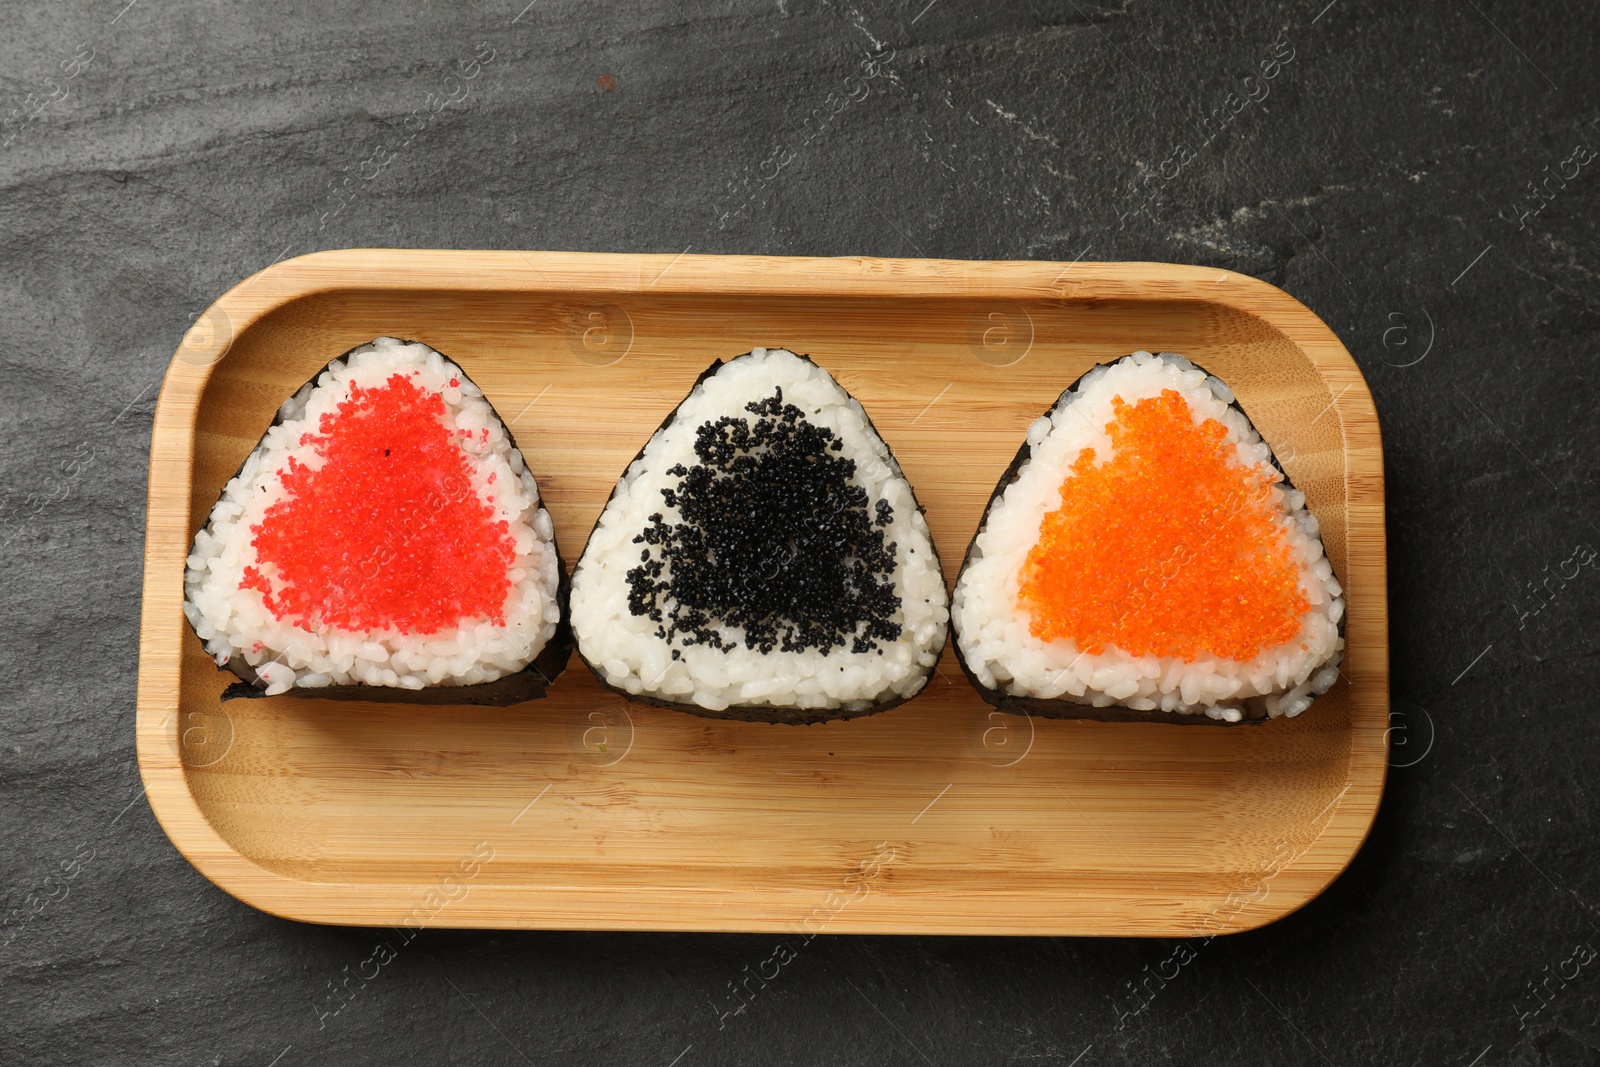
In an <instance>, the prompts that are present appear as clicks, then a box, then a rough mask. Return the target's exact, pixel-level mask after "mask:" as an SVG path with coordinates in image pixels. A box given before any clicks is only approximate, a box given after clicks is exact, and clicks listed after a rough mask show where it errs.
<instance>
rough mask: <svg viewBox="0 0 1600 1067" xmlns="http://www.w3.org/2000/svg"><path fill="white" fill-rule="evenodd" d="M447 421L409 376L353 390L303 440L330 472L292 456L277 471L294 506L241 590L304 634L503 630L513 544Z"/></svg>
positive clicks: (267, 537)
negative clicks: (476, 624) (477, 622)
mask: <svg viewBox="0 0 1600 1067" xmlns="http://www.w3.org/2000/svg"><path fill="white" fill-rule="evenodd" d="M445 410H446V409H445V402H444V398H443V397H442V396H440V395H439V394H438V393H435V392H432V391H429V390H426V389H423V388H421V387H420V386H418V385H417V384H416V383H415V382H413V381H412V380H411V379H410V378H409V377H407V376H406V375H404V374H400V373H396V374H394V375H393V376H391V377H390V378H389V379H388V381H386V382H384V383H383V384H382V385H378V386H373V387H363V386H360V385H354V384H353V385H351V387H350V396H349V398H348V399H346V400H344V401H343V402H341V403H340V404H339V406H338V408H337V410H336V411H334V412H330V413H327V414H324V415H323V416H322V418H321V420H320V422H319V426H318V429H319V431H320V432H319V433H315V434H313V433H306V434H303V435H301V438H300V443H301V444H302V445H310V446H312V447H313V448H314V449H315V450H316V452H317V454H318V455H319V456H320V457H321V458H322V460H323V463H322V465H321V466H320V467H319V468H317V469H315V470H313V469H312V468H310V467H308V466H306V465H305V464H303V463H301V462H299V461H298V460H296V459H294V458H293V457H290V459H289V463H288V466H287V468H286V469H285V470H283V471H282V472H280V474H279V477H280V478H281V479H282V482H283V487H284V490H285V491H286V494H287V495H286V496H285V498H284V499H282V500H280V501H278V502H277V503H275V504H273V505H272V506H270V507H269V508H267V510H266V513H265V514H264V515H263V516H262V520H261V522H260V523H259V524H257V525H254V526H252V527H250V530H251V532H252V533H254V534H255V540H254V542H253V543H254V545H255V550H256V558H257V561H258V563H259V564H260V566H259V567H246V568H245V571H244V580H243V581H241V582H240V583H239V587H240V588H241V589H255V590H257V591H259V592H260V593H261V594H262V596H263V599H264V600H265V603H266V606H267V609H268V610H269V611H271V612H272V614H273V617H275V618H277V619H280V620H288V621H289V622H291V623H293V624H294V625H296V626H299V627H301V628H302V629H306V630H313V629H316V630H321V629H327V628H332V629H337V630H345V631H350V632H358V633H360V632H370V631H374V630H381V629H385V628H390V627H392V628H395V629H398V630H400V631H401V632H403V633H412V634H424V635H426V634H435V633H438V632H439V631H441V630H445V629H453V628H455V627H456V626H459V625H460V624H461V623H462V621H463V620H470V619H483V620H487V621H489V622H491V623H494V624H495V625H500V626H503V625H505V603H506V596H507V594H508V593H509V591H510V588H511V577H510V568H511V566H512V563H513V562H514V561H515V559H516V546H515V542H514V541H513V540H512V537H511V533H510V528H509V525H508V524H507V523H506V522H505V520H503V519H502V520H496V519H495V518H494V508H493V507H491V506H490V505H489V503H487V502H486V501H484V500H482V499H480V497H479V496H478V493H477V491H476V490H475V489H474V488H473V486H472V481H471V466H470V461H469V459H468V458H467V456H466V454H465V453H464V452H463V451H462V449H461V446H460V443H459V442H458V441H457V440H456V438H457V437H460V436H465V435H466V433H467V431H465V430H455V431H452V430H451V429H450V428H449V427H448V426H446V425H445V423H444V422H443V421H442V420H443V418H444V415H445ZM483 432H484V433H485V435H487V431H483Z"/></svg>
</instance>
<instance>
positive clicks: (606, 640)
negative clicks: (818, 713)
mask: <svg viewBox="0 0 1600 1067" xmlns="http://www.w3.org/2000/svg"><path fill="white" fill-rule="evenodd" d="M775 387H778V388H782V390H783V400H784V402H785V403H790V404H794V405H795V406H797V407H799V408H800V409H801V410H803V411H804V412H805V417H806V419H807V420H809V421H810V422H811V423H813V424H814V425H817V426H819V427H823V428H825V429H828V430H832V431H833V432H834V433H835V434H837V435H838V437H839V439H840V441H842V442H843V445H844V451H843V452H842V453H841V455H843V456H846V457H848V458H850V459H853V460H854V461H855V463H856V471H855V478H854V481H855V483H856V484H858V485H860V486H861V487H862V488H863V489H865V490H866V492H867V507H868V508H869V509H873V508H875V507H876V504H877V502H878V501H880V500H886V501H888V503H889V506H890V507H891V508H892V509H893V517H892V519H891V521H890V524H889V526H888V527H887V528H885V532H884V541H885V544H887V543H889V542H894V544H895V546H896V549H895V573H894V589H895V594H896V595H897V596H898V598H899V600H900V605H901V606H900V610H899V611H898V612H897V613H896V614H895V615H894V616H893V621H894V622H897V623H899V624H900V626H901V628H902V629H901V636H900V639H899V640H898V641H896V642H893V643H892V644H889V645H888V646H887V647H885V648H884V649H883V652H882V654H881V655H880V654H878V652H877V651H868V652H860V653H857V652H852V651H850V650H849V649H848V648H834V649H831V650H829V651H828V652H821V651H818V650H816V649H805V650H803V651H799V652H784V651H781V650H774V651H772V652H770V653H766V654H762V653H760V652H758V651H755V650H750V649H746V648H745V647H744V645H743V637H744V633H743V630H742V629H741V628H739V627H736V626H727V625H723V626H722V627H721V628H720V631H721V633H722V636H723V638H724V640H726V641H728V642H731V643H734V644H736V645H737V647H736V648H733V649H731V650H719V649H716V648H712V647H709V646H707V645H691V646H689V647H682V646H681V644H680V645H679V646H674V645H671V644H669V643H668V641H667V640H666V639H665V638H663V637H660V636H658V635H657V632H656V631H657V625H658V624H657V623H655V622H652V621H651V620H650V619H648V618H646V617H644V616H640V615H633V614H631V613H630V611H629V607H628V592H629V583H628V578H627V575H628V571H629V570H630V569H632V568H634V567H635V566H637V565H638V563H639V546H638V545H637V544H635V543H634V537H635V536H636V535H638V534H639V532H640V531H641V530H643V529H644V528H645V526H646V525H647V519H648V516H650V515H652V514H655V513H658V512H659V513H662V514H663V515H664V517H665V519H666V521H667V522H668V523H671V522H674V521H677V520H678V519H679V514H678V512H677V509H675V508H669V507H667V506H666V505H665V504H664V503H663V497H662V492H661V491H662V490H663V489H667V488H673V487H675V486H677V485H678V484H679V482H680V481H681V479H680V478H679V477H677V476H673V475H670V474H668V473H667V472H668V470H670V469H671V468H672V467H674V466H676V465H677V464H680V463H681V464H684V465H685V466H687V467H693V466H695V465H696V464H697V463H698V462H699V460H698V459H697V457H696V456H695V452H694V444H695V431H696V429H697V428H698V427H699V426H700V425H701V424H703V423H705V422H709V421H713V420H715V419H717V418H719V417H721V416H724V415H738V414H742V413H743V412H744V410H745V405H746V404H747V403H752V402H757V401H760V400H763V399H765V398H767V397H770V396H772V394H773V389H774V388H775ZM948 618H949V611H948V607H947V600H946V594H945V585H944V577H943V575H942V573H941V572H940V570H939V566H938V562H937V558H936V556H935V554H934V550H933V542H932V540H931V538H930V537H929V534H928V526H927V522H926V521H925V520H924V519H923V517H922V513H921V511H919V510H918V508H917V505H916V500H915V498H914V497H913V496H912V493H911V486H910V483H908V482H907V481H906V479H905V477H904V475H902V474H901V473H900V468H899V465H898V464H897V463H896V462H895V460H894V457H893V456H892V455H891V454H890V452H889V447H888V445H886V444H885V443H884V441H883V439H882V438H881V437H879V436H878V434H877V433H876V432H875V431H874V430H873V429H872V427H871V424H870V423H869V422H868V421H867V416H866V412H865V411H863V410H862V408H861V405H860V404H859V403H857V402H856V400H855V399H854V398H853V397H851V396H850V395H849V393H847V392H846V391H845V390H844V389H843V388H842V387H841V386H840V385H839V384H838V383H837V382H835V381H834V380H833V378H832V377H831V376H830V375H829V374H828V373H827V372H826V371H825V370H823V369H822V368H820V367H818V366H816V365H815V364H813V363H811V362H810V361H808V360H805V359H801V358H800V357H799V356H796V355H794V354H793V353H792V352H788V351H786V350H783V349H764V348H758V349H755V350H754V351H753V352H751V353H750V354H748V355H745V356H740V357H739V358H737V359H734V360H730V361H729V362H728V363H726V364H725V365H724V366H723V367H722V368H721V369H720V370H719V371H718V372H717V373H716V374H713V375H712V376H710V377H708V378H707V379H705V380H704V381H703V382H701V383H700V384H699V385H698V386H696V387H695V389H694V390H693V391H692V392H691V393H690V394H689V396H688V398H687V399H685V400H684V402H683V404H682V406H681V407H679V409H678V411H677V413H676V415H675V417H674V418H673V420H672V422H671V425H669V426H666V427H663V428H662V429H660V430H658V431H656V433H655V436H653V437H651V439H650V441H649V443H647V444H646V445H645V448H644V451H643V453H642V454H641V455H640V456H639V458H638V459H637V460H635V461H634V463H633V464H632V465H631V466H630V467H629V468H628V470H627V471H626V472H625V473H624V474H623V476H622V479H621V481H620V482H619V484H618V486H617V490H616V493H615V495H614V496H613V497H612V499H611V501H610V503H608V504H607V505H606V509H605V511H604V512H603V513H602V514H601V516H600V520H599V522H598V523H597V524H596V526H595V530H594V533H593V534H592V535H591V537H590V540H589V544H588V547H587V548H585V550H584V554H583V558H582V559H581V560H579V561H578V566H577V568H576V570H575V571H574V572H573V576H572V628H573V635H574V637H575V638H576V640H577V645H578V650H579V652H581V653H582V654H583V657H584V658H585V660H587V661H588V662H589V663H590V664H591V665H592V666H593V668H594V669H595V670H596V671H597V672H599V673H600V674H601V676H602V677H603V678H604V680H605V682H606V683H607V684H608V685H611V686H614V687H616V688H618V689H622V690H625V691H626V692H628V693H631V694H634V695H646V696H651V697H655V698H658V699H662V700H667V701H671V702H674V703H681V704H696V705H698V706H700V707H702V708H705V709H706V710H708V711H722V710H725V709H726V708H729V707H731V706H735V705H737V706H757V707H773V708H802V709H842V710H845V711H859V710H864V709H866V708H869V707H871V706H872V705H874V704H877V703H881V702H884V701H887V700H890V699H894V698H897V697H909V696H911V695H913V694H914V693H916V692H918V691H919V690H920V689H921V688H922V687H923V686H924V685H925V684H926V683H927V679H928V676H929V674H930V673H931V672H932V670H933V667H934V665H935V663H937V661H938V658H939V654H940V652H941V651H942V650H943V648H944V641H945V630H946V624H947V622H948ZM674 647H677V648H678V651H679V652H680V654H681V657H682V658H681V659H678V660H674V659H672V658H671V657H672V651H673V648H674Z"/></svg>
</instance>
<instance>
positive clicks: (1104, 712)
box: [950, 352, 1350, 726]
mask: <svg viewBox="0 0 1600 1067" xmlns="http://www.w3.org/2000/svg"><path fill="white" fill-rule="evenodd" d="M1153 354H1154V355H1156V356H1157V357H1160V356H1165V355H1173V356H1176V355H1180V353H1177V352H1157V353H1153ZM1129 355H1132V353H1129ZM1127 358H1129V356H1119V357H1117V358H1116V359H1114V360H1112V361H1111V362H1110V363H1096V364H1095V365H1094V366H1093V367H1090V368H1089V369H1088V370H1086V371H1084V372H1083V373H1082V374H1080V375H1078V377H1077V378H1075V379H1073V382H1072V384H1071V385H1069V386H1067V387H1066V388H1065V389H1063V390H1062V391H1061V395H1060V396H1058V397H1056V399H1055V402H1054V403H1052V404H1051V405H1050V406H1049V407H1048V408H1046V409H1045V410H1044V414H1045V415H1049V414H1050V413H1051V412H1053V411H1055V410H1056V409H1057V408H1059V407H1061V405H1062V404H1063V403H1066V402H1067V398H1068V396H1069V395H1070V394H1071V393H1072V392H1073V390H1075V389H1077V388H1078V385H1079V384H1080V383H1081V382H1082V381H1083V379H1084V378H1086V377H1088V376H1089V375H1090V374H1093V373H1094V372H1095V371H1096V370H1098V369H1099V368H1101V367H1110V366H1112V365H1113V364H1116V363H1120V362H1122V361H1123V360H1124V359H1127ZM1182 358H1183V359H1185V360H1188V362H1189V364H1190V366H1192V367H1194V368H1195V369H1196V370H1198V371H1200V372H1201V373H1202V374H1205V375H1206V376H1207V377H1211V378H1216V379H1217V380H1218V381H1219V382H1222V383H1223V384H1224V385H1227V382H1226V381H1224V380H1223V378H1222V377H1221V376H1220V375H1217V374H1212V373H1211V372H1210V371H1209V370H1207V369H1206V368H1205V367H1203V366H1201V365H1200V364H1199V363H1196V362H1195V361H1194V360H1192V359H1189V357H1188V356H1183V357H1182ZM1228 391H1229V392H1230V393H1231V392H1233V389H1232V387H1231V386H1230V387H1229V390H1228ZM1228 407H1230V408H1232V409H1233V410H1235V411H1237V412H1238V413H1239V414H1240V415H1241V416H1243V418H1244V420H1245V422H1246V423H1247V424H1248V425H1249V427H1250V428H1251V429H1252V430H1254V431H1255V432H1256V436H1257V437H1259V438H1260V439H1261V443H1262V444H1264V445H1266V446H1267V461H1268V462H1270V463H1271V464H1272V466H1273V467H1274V468H1275V469H1276V470H1277V472H1278V473H1279V474H1280V475H1282V477H1283V482H1282V484H1283V486H1284V487H1285V489H1286V490H1293V489H1294V482H1293V481H1292V480H1290V478H1289V472H1288V471H1286V470H1284V469H1283V464H1281V463H1279V462H1278V456H1277V453H1276V452H1275V451H1273V448H1272V443H1271V442H1270V441H1268V440H1267V437H1266V435H1265V434H1263V433H1262V432H1261V429H1260V427H1258V426H1257V425H1256V423H1255V420H1254V419H1252V418H1251V417H1250V413H1249V412H1247V411H1245V409H1244V406H1243V405H1241V404H1240V403H1239V397H1238V394H1234V398H1233V400H1232V401H1231V402H1230V403H1229V404H1228ZM1032 455H1033V449H1032V447H1031V446H1030V445H1029V444H1028V439H1027V434H1026V433H1024V434H1023V439H1022V447H1021V448H1019V449H1017V454H1016V456H1015V457H1014V458H1013V459H1012V460H1011V465H1010V466H1008V467H1007V468H1006V469H1005V473H1003V474H1001V475H1000V480H999V481H998V482H997V483H996V484H995V487H994V491H993V492H992V493H990V494H989V500H988V502H987V503H986V504H985V505H984V507H983V517H982V518H981V519H979V520H978V528H977V529H976V530H975V531H973V534H972V539H971V540H970V541H968V542H967V551H966V553H965V554H964V555H963V556H962V557H961V569H960V570H959V571H957V572H956V582H955V585H956V586H960V584H961V579H962V577H964V576H965V575H966V573H967V567H968V566H969V565H970V564H971V563H972V553H973V550H974V549H975V548H976V547H977V545H978V537H979V535H981V534H982V533H983V531H984V530H985V529H986V528H987V527H988V525H989V513H990V511H992V510H993V509H994V505H995V501H997V500H999V499H1000V495H1001V494H1002V493H1004V492H1005V491H1006V489H1008V488H1009V487H1010V486H1011V484H1012V483H1013V482H1015V481H1016V480H1017V477H1018V476H1019V475H1020V473H1021V471H1022V466H1023V464H1025V463H1026V462H1027V461H1028V459H1029V458H1030V457H1031V456H1032ZM1306 510H1307V511H1308V512H1309V511H1310V510H1311V509H1310V507H1309V505H1308V506H1307V508H1306ZM1318 540H1321V534H1320V533H1319V534H1318ZM1323 555H1324V557H1326V555H1327V549H1326V546H1324V549H1323ZM1328 566H1330V567H1332V566H1333V561H1332V560H1329V561H1328ZM1334 579H1335V580H1336V581H1339V585H1340V588H1341V589H1343V588H1344V582H1343V581H1342V580H1340V579H1339V575H1338V573H1337V572H1335V573H1334ZM950 599H951V605H952V607H951V611H950V643H951V644H952V645H953V646H954V647H955V653H956V663H957V664H959V665H960V667H961V673H962V674H963V675H965V676H966V679H967V682H968V683H969V684H971V686H972V688H974V689H976V690H977V691H978V695H979V696H980V697H982V698H983V700H984V702H985V703H987V704H989V705H991V706H993V707H994V708H996V709H998V710H999V711H1004V712H1008V713H1010V714H1012V715H1028V716H1033V715H1038V716H1041V717H1043V718H1047V719H1078V720H1086V721H1091V722H1141V723H1152V722H1153V723H1172V724H1174V725H1180V726H1244V725H1253V724H1257V723H1264V722H1270V721H1271V720H1272V716H1271V715H1270V714H1269V713H1268V712H1267V709H1266V708H1265V707H1263V706H1261V705H1260V704H1258V703H1256V701H1259V700H1260V699H1261V698H1260V697H1253V698H1247V701H1246V703H1245V704H1244V705H1243V706H1242V708H1241V710H1242V711H1243V713H1244V718H1243V719H1242V720H1240V721H1239V722H1228V721H1227V720H1226V719H1213V718H1212V717H1211V716H1209V715H1206V714H1203V713H1198V714H1185V713H1182V712H1177V711H1161V710H1160V709H1156V710H1154V711H1139V710H1137V709H1135V708H1130V707H1127V706H1125V705H1122V704H1110V705H1107V706H1105V707H1095V706H1094V705H1093V704H1090V703H1088V702H1087V701H1084V700H1081V699H1079V698H1077V697H1071V696H1062V697H1029V696H1016V695H1014V694H1011V693H1007V692H1004V691H1003V690H1000V689H994V688H991V687H989V686H986V685H984V684H983V683H982V682H980V681H979V680H978V678H977V676H976V675H975V674H974V673H973V672H972V668H971V667H970V666H968V665H967V657H966V656H965V655H964V654H963V653H962V651H961V642H960V640H958V638H957V635H956V614H955V608H954V603H955V592H954V587H952V590H951V598H950ZM1349 617H1350V610H1349V604H1348V603H1346V605H1345V612H1344V614H1343V615H1341V616H1340V617H1339V637H1340V638H1341V639H1343V638H1344V636H1345V622H1346V620H1347V619H1349ZM1339 657H1340V659H1339V662H1340V663H1342V662H1343V657H1344V651H1343V650H1341V651H1340V652H1339ZM1330 662H1331V661H1330ZM1324 666H1326V664H1324ZM1318 669H1319V670H1320V669H1321V668H1320V667H1319V668H1318ZM1313 673H1315V672H1313ZM1323 695H1324V693H1317V694H1314V695H1313V696H1312V698H1311V703H1312V705H1315V704H1316V702H1317V700H1318V699H1320V698H1321V697H1322V696H1323ZM1310 710H1311V709H1310V708H1309V707H1308V708H1307V709H1306V711H1310ZM1301 714H1302V715H1303V714H1305V712H1301ZM1279 717H1280V718H1281V717H1282V716H1279ZM1298 717H1299V716H1296V718H1298Z"/></svg>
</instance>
